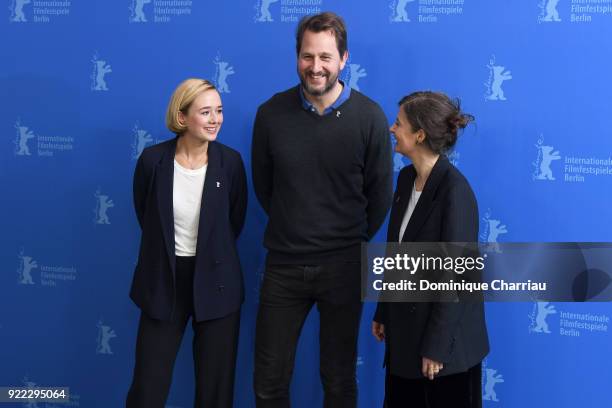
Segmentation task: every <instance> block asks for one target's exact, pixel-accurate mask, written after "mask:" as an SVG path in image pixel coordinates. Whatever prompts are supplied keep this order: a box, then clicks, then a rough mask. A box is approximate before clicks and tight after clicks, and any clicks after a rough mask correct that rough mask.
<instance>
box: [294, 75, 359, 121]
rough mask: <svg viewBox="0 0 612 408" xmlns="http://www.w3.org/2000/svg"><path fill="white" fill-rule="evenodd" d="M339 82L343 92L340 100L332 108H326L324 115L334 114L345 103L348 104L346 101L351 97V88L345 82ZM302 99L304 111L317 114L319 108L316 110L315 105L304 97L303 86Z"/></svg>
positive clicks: (301, 90) (339, 97)
mask: <svg viewBox="0 0 612 408" xmlns="http://www.w3.org/2000/svg"><path fill="white" fill-rule="evenodd" d="M338 82H340V83H341V84H342V92H341V93H340V96H338V99H336V101H335V102H334V103H332V104H331V106H329V107H327V108H325V111H324V112H323V115H327V114H329V113H331V112H333V111H334V110H336V109H338V107H339V106H340V105H342V104H343V103H344V102H346V100H347V99H348V98H349V97H350V96H351V88H350V87H349V86H346V85H345V84H344V82H342V81H340V80H338ZM300 99H302V107H303V108H304V109H306V110H307V111H311V112H315V113H316V112H317V108H315V107H314V105H313V104H312V103H310V101H309V100H308V99H306V97H305V96H304V90H303V89H302V86H301V85H300Z"/></svg>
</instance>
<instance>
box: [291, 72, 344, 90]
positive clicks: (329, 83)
mask: <svg viewBox="0 0 612 408" xmlns="http://www.w3.org/2000/svg"><path fill="white" fill-rule="evenodd" d="M308 75H310V72H307V73H306V75H305V76H302V75H300V82H301V84H302V88H303V89H304V90H305V91H306V92H307V93H308V94H309V95H312V96H323V95H325V94H326V93H328V92H329V91H331V90H332V88H333V87H334V86H335V85H336V82H337V81H338V75H337V74H336V75H332V74H328V76H324V78H325V85H324V86H323V88H314V87H312V86H311V85H309V84H308V81H306V76H308Z"/></svg>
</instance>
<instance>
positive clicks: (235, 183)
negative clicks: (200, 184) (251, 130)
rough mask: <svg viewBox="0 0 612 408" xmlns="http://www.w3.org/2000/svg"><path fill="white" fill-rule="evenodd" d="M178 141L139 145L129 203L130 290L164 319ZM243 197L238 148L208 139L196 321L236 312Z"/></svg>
mask: <svg viewBox="0 0 612 408" xmlns="http://www.w3.org/2000/svg"><path fill="white" fill-rule="evenodd" d="M176 141H177V138H174V139H172V140H168V141H166V142H163V143H160V144H157V145H155V146H150V147H147V148H146V149H144V151H143V152H142V154H141V155H140V158H139V159H138V163H137V164H136V171H135V173H134V207H135V209H136V215H137V217H138V223H139V224H140V228H141V230H142V238H141V241H140V253H139V255H138V264H137V266H136V270H135V272H134V280H133V282H132V289H131V291H130V297H131V298H132V300H133V301H134V303H136V305H137V306H138V307H140V308H141V309H142V311H143V312H145V313H146V314H148V315H149V316H150V317H152V318H155V319H160V320H166V321H168V320H172V319H173V317H174V316H173V314H174V306H175V303H176V299H175V296H176V288H175V274H176V270H175V269H176V265H175V263H176V255H175V252H174V245H175V243H174V215H173V204H172V194H173V190H172V189H173V182H174V154H175V151H176ZM246 204H247V187H246V174H245V171H244V165H243V163H242V158H241V157H240V153H238V152H237V151H235V150H233V149H230V148H229V147H227V146H224V145H222V144H221V143H218V142H211V143H209V145H208V168H207V170H206V178H205V181H204V191H203V193H202V206H201V210H200V224H199V227H198V241H197V246H196V257H195V258H196V259H195V273H194V281H193V285H194V308H195V318H196V319H197V321H202V320H210V319H215V318H219V317H223V316H226V315H228V314H230V313H232V312H235V311H237V310H238V309H239V308H240V305H241V304H242V302H243V300H244V283H243V278H242V271H241V268H240V260H239V258H238V252H237V250H236V238H237V237H238V235H239V234H240V231H241V230H242V226H243V224H244V217H245V212H246Z"/></svg>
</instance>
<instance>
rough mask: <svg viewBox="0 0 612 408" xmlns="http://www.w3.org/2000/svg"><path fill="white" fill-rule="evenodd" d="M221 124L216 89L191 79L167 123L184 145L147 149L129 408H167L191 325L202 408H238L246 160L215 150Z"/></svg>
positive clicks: (138, 192)
mask: <svg viewBox="0 0 612 408" xmlns="http://www.w3.org/2000/svg"><path fill="white" fill-rule="evenodd" d="M222 124H223V107H222V105H221V97H220V95H219V93H218V92H217V90H216V89H215V87H214V86H213V85H212V84H211V83H210V82H209V81H206V80H203V79H187V80H186V81H184V82H182V83H181V84H180V85H179V86H178V87H177V88H176V90H175V91H174V93H173V95H172V97H171V99H170V103H169V106H168V111H167V114H166V125H167V127H168V129H169V130H170V131H171V132H173V133H175V134H176V137H175V138H173V139H171V140H168V141H166V142H163V143H160V144H157V145H155V146H151V147H147V148H146V149H144V151H143V152H142V154H141V156H140V158H139V160H138V163H137V165H136V171H135V173H134V206H135V209H136V215H137V217H138V223H139V224H140V228H141V230H142V239H141V243H140V252H139V257H138V265H137V266H136V270H135V272H134V280H133V283H132V289H131V292H130V297H131V298H132V300H133V301H134V302H135V303H136V305H137V306H138V307H139V308H140V309H141V317H140V323H139V327H138V338H137V342H136V364H135V368H134V378H133V382H132V386H131V387H130V391H129V393H128V396H127V407H130V408H132V407H133V408H136V407H142V408H157V407H159V408H163V407H164V406H165V403H166V399H167V396H168V392H169V390H170V384H171V380H172V369H173V366H174V361H175V359H176V355H177V352H178V349H179V346H180V344H181V339H182V337H183V333H184V331H185V327H186V325H187V322H188V321H189V320H190V319H191V326H192V328H193V332H194V336H193V359H194V365H195V377H196V378H195V384H196V395H195V406H196V407H215V408H221V407H232V403H233V388H234V370H235V365H236V350H237V344H238V330H239V323H240V307H241V304H242V302H243V299H244V289H243V279H242V272H241V268H240V261H239V259H238V253H237V250H236V238H237V237H238V235H239V234H240V231H241V230H242V226H243V224H244V217H245V211H246V203H247V188H246V176H245V171H244V165H243V163H242V159H241V157H240V154H239V153H238V152H237V151H235V150H233V149H231V148H229V147H227V146H224V145H223V144H221V143H219V142H217V141H216V140H217V136H218V134H219V130H220V129H221V125H222Z"/></svg>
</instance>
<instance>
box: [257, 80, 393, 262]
mask: <svg viewBox="0 0 612 408" xmlns="http://www.w3.org/2000/svg"><path fill="white" fill-rule="evenodd" d="M387 126H388V124H387V119H386V117H385V114H384V113H383V111H382V110H381V108H380V107H379V106H378V105H377V104H376V103H375V102H373V101H372V100H370V99H369V98H367V97H366V96H364V95H363V94H361V93H359V92H357V91H355V90H351V95H350V97H349V99H348V100H347V101H345V102H344V103H343V104H342V105H340V106H339V107H338V108H337V109H336V110H334V111H333V112H331V113H329V114H327V115H323V116H320V115H318V114H317V113H315V112H310V111H307V110H305V109H304V108H303V107H302V103H301V99H300V95H299V87H294V88H291V89H289V90H287V91H285V92H281V93H278V94H276V95H274V96H273V97H272V98H270V99H269V100H268V101H267V102H265V103H264V104H262V105H261V106H260V107H259V109H258V111H257V116H256V118H255V125H254V128H253V144H252V168H253V184H254V186H255V193H256V194H257V198H258V200H259V202H260V204H261V206H262V207H263V209H264V210H265V211H266V213H267V214H268V217H269V220H268V226H267V228H266V233H265V238H264V245H265V247H266V248H267V249H268V251H269V254H268V256H269V262H272V263H284V264H287V263H291V264H309V263H327V262H337V261H359V259H360V258H359V253H360V252H359V250H360V244H361V242H364V241H368V240H369V239H370V238H372V236H373V235H374V234H375V233H376V231H377V230H378V228H379V227H380V225H381V224H382V222H383V220H384V219H385V215H386V214H387V211H388V209H389V206H390V205H391V199H392V195H393V191H392V184H393V181H392V176H393V166H392V160H391V141H390V137H389V130H388V127H387Z"/></svg>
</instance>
